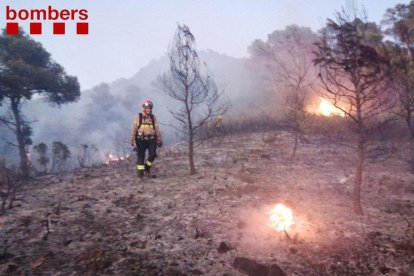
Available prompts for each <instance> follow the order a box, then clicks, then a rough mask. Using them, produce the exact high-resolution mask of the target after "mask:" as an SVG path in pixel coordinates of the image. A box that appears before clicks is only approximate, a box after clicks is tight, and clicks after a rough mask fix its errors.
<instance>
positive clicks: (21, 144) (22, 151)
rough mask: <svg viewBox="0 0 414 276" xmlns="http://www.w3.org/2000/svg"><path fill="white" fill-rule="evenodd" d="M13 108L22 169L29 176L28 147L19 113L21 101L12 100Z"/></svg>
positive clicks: (24, 174) (25, 175)
mask: <svg viewBox="0 0 414 276" xmlns="http://www.w3.org/2000/svg"><path fill="white" fill-rule="evenodd" d="M11 109H12V112H13V115H14V119H15V122H16V138H17V146H18V149H19V156H20V169H21V170H22V174H23V176H24V177H27V176H29V167H28V165H27V163H28V160H27V155H26V148H25V146H26V145H25V143H24V136H23V130H22V119H21V117H20V113H19V103H18V101H17V100H16V101H15V100H13V99H12V101H11Z"/></svg>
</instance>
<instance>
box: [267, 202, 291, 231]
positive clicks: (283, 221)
mask: <svg viewBox="0 0 414 276" xmlns="http://www.w3.org/2000/svg"><path fill="white" fill-rule="evenodd" d="M269 216H270V223H271V225H272V227H273V228H275V229H276V231H279V232H281V231H287V230H289V227H291V226H292V225H293V224H294V223H295V222H294V221H293V214H292V210H291V209H290V208H288V207H286V206H285V205H283V204H280V203H278V204H276V206H275V207H273V208H272V209H271V210H270V212H269Z"/></svg>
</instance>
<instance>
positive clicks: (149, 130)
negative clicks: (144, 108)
mask: <svg viewBox="0 0 414 276" xmlns="http://www.w3.org/2000/svg"><path fill="white" fill-rule="evenodd" d="M154 121H155V122H152V120H151V117H150V116H147V115H145V114H142V123H141V126H140V127H139V128H138V126H139V116H138V115H136V116H135V118H134V123H133V125H132V131H131V141H130V143H131V145H132V146H136V144H135V138H136V137H137V136H142V137H144V138H149V137H155V138H156V139H157V143H158V144H160V143H161V142H162V139H161V132H160V125H159V124H158V119H157V117H156V116H155V115H154ZM154 123H155V129H154V127H153V124H154Z"/></svg>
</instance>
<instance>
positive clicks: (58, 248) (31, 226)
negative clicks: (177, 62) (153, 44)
mask: <svg viewBox="0 0 414 276" xmlns="http://www.w3.org/2000/svg"><path fill="white" fill-rule="evenodd" d="M292 146H293V145H292V135H291V134H289V133H288V132H280V131H278V132H266V133H255V134H248V135H246V136H243V137H239V136H228V137H223V138H217V139H215V140H212V141H211V142H209V143H207V144H204V145H203V146H202V148H200V149H198V150H197V153H196V165H197V169H198V173H197V174H196V175H192V176H190V175H188V165H187V164H188V163H187V157H186V154H185V148H186V147H185V145H183V144H182V145H180V144H178V145H173V146H170V147H165V148H162V149H161V150H160V152H159V157H158V159H157V160H156V161H155V163H156V164H155V166H156V167H155V168H154V170H155V171H156V173H157V176H158V177H157V178H145V179H144V180H143V181H140V180H139V179H137V178H136V176H135V173H134V164H133V162H134V161H133V160H130V161H122V162H118V163H112V164H111V165H108V166H103V167H100V168H90V169H82V170H80V171H77V172H73V173H67V174H62V175H46V176H42V177H40V178H37V179H35V180H33V181H32V182H31V183H30V184H29V185H27V186H26V187H25V190H24V191H23V192H21V193H20V194H19V201H18V202H17V203H18V204H17V206H16V207H15V208H13V209H10V210H7V212H6V214H5V215H3V216H1V217H0V248H1V250H0V274H2V275H382V274H384V275H409V274H410V273H412V271H414V265H413V261H414V260H413V256H414V242H413V241H414V239H413V238H414V230H413V224H414V210H413V208H414V175H413V174H411V173H410V172H409V167H408V165H407V162H406V159H407V158H408V157H407V156H405V151H404V147H403V145H400V146H399V147H398V148H397V147H393V146H392V145H379V146H378V152H377V153H375V152H374V153H373V154H372V156H369V159H368V160H367V165H366V170H365V174H364V181H363V187H362V190H363V191H362V205H363V208H364V212H365V214H364V215H363V216H356V215H354V214H353V212H352V188H353V173H354V167H353V162H352V157H353V153H352V151H350V149H347V148H342V147H338V146H336V145H334V144H331V143H329V142H328V141H326V140H324V139H321V138H318V137H308V140H307V141H306V143H302V144H300V147H299V148H298V152H297V156H296V158H295V159H291V158H290V151H291V148H292ZM384 149H387V150H384ZM276 203H283V204H285V205H286V206H288V207H289V208H291V210H292V212H293V217H294V222H295V224H294V225H293V226H292V227H290V228H289V229H286V231H283V232H277V231H276V230H275V229H274V228H272V227H271V225H270V221H269V215H268V214H269V211H270V209H271V208H272V207H273V206H274V205H275V204H276Z"/></svg>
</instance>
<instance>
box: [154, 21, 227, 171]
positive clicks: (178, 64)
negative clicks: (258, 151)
mask: <svg viewBox="0 0 414 276" xmlns="http://www.w3.org/2000/svg"><path fill="white" fill-rule="evenodd" d="M168 55H169V59H170V71H169V72H168V73H165V74H163V75H162V76H160V77H159V79H158V81H159V83H160V84H161V88H162V89H163V91H164V92H165V94H166V95H168V96H169V97H171V98H172V99H173V100H175V102H176V105H175V106H176V109H174V110H170V113H171V115H172V116H173V117H174V119H175V120H176V121H177V123H178V124H173V125H172V127H174V128H175V129H176V130H178V131H180V132H181V133H182V134H184V136H185V137H186V140H187V143H188V160H189V166H190V174H195V173H196V169H195V165H194V147H195V143H196V142H197V137H198V135H201V132H202V131H203V130H204V128H205V126H206V125H208V123H209V122H210V121H211V120H212V119H213V118H214V117H216V116H217V115H220V114H224V113H225V112H226V110H227V108H228V104H227V103H226V102H222V101H221V93H220V92H219V90H218V88H217V85H216V83H215V82H214V80H213V78H212V77H211V75H209V74H208V72H206V73H204V74H203V73H202V70H201V68H200V60H199V57H198V54H197V51H196V49H195V38H194V35H193V34H192V33H191V31H190V29H189V28H188V27H187V26H186V25H180V24H178V28H177V31H176V33H175V36H174V39H173V43H172V46H171V47H170V50H169V54H168Z"/></svg>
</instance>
